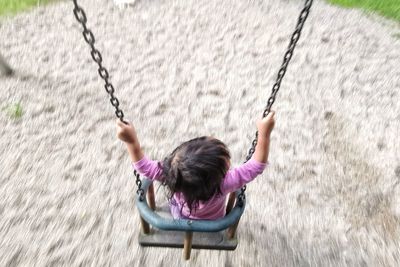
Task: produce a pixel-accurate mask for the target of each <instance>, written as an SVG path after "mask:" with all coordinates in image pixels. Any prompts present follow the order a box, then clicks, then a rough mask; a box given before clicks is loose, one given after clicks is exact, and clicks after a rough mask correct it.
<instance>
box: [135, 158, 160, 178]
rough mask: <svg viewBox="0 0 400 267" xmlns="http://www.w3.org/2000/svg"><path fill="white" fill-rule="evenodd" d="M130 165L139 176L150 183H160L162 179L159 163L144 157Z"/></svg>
mask: <svg viewBox="0 0 400 267" xmlns="http://www.w3.org/2000/svg"><path fill="white" fill-rule="evenodd" d="M132 165H133V168H135V169H136V170H137V171H138V172H139V173H140V174H141V175H143V176H145V177H147V178H149V179H150V180H152V181H154V180H157V181H161V180H163V178H164V177H163V170H162V164H161V162H159V161H155V160H149V159H148V158H147V157H146V156H144V157H143V158H142V159H141V160H139V161H137V162H133V163H132Z"/></svg>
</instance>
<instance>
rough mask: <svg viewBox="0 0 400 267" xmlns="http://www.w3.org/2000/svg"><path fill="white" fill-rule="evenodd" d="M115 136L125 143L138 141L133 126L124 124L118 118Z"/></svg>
mask: <svg viewBox="0 0 400 267" xmlns="http://www.w3.org/2000/svg"><path fill="white" fill-rule="evenodd" d="M117 136H118V138H119V139H120V140H122V141H124V142H125V143H127V144H135V143H138V138H137V134H136V131H135V128H133V126H132V125H131V124H130V123H127V124H125V123H123V122H122V121H120V120H119V119H118V120H117Z"/></svg>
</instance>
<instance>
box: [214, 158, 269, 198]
mask: <svg viewBox="0 0 400 267" xmlns="http://www.w3.org/2000/svg"><path fill="white" fill-rule="evenodd" d="M266 166H267V163H261V162H258V161H257V160H255V159H250V160H249V161H248V162H246V163H244V164H242V165H241V166H239V167H236V168H233V169H231V170H229V171H228V173H227V175H226V176H225V179H224V181H223V182H222V186H221V191H222V193H223V194H226V193H229V192H234V191H236V190H238V189H239V188H241V187H242V186H244V185H245V184H247V183H249V182H251V181H253V180H254V178H256V177H257V175H259V174H261V173H262V172H263V171H264V169H265V167H266Z"/></svg>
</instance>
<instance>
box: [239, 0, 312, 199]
mask: <svg viewBox="0 0 400 267" xmlns="http://www.w3.org/2000/svg"><path fill="white" fill-rule="evenodd" d="M312 2H313V0H306V1H305V2H304V7H303V9H302V10H301V12H300V15H299V19H298V20H297V25H296V29H295V31H294V32H293V34H292V37H291V38H290V43H289V46H288V48H287V50H286V53H285V55H284V57H283V62H282V65H281V67H280V68H279V71H278V75H277V77H276V81H275V84H274V86H273V87H272V92H271V95H270V97H269V98H268V101H267V105H266V107H265V109H264V112H263V118H264V117H266V116H267V115H268V114H269V113H270V112H271V107H272V105H273V104H274V102H275V98H276V95H277V93H278V91H279V89H280V86H281V82H282V79H283V77H284V76H285V74H286V69H287V67H288V65H289V62H290V60H291V59H292V56H293V51H294V49H295V47H296V44H297V41H298V40H299V39H300V35H301V30H302V29H303V26H304V22H305V21H306V19H307V17H308V14H309V13H310V8H311V5H312ZM257 139H258V131H257V132H256V135H255V138H254V140H253V142H252V143H251V147H250V149H249V151H248V154H247V156H246V161H245V162H247V161H249V160H250V159H251V157H252V156H253V154H254V152H255V151H256V146H257ZM245 191H246V186H243V187H242V189H241V191H240V193H239V195H238V199H239V205H240V206H242V205H243V201H244V200H245V199H246V195H245Z"/></svg>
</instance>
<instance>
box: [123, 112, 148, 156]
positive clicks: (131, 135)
mask: <svg viewBox="0 0 400 267" xmlns="http://www.w3.org/2000/svg"><path fill="white" fill-rule="evenodd" d="M117 136H118V138H119V139H121V140H122V141H124V142H125V144H126V148H127V149H128V153H129V156H130V158H131V160H132V162H138V161H139V160H141V159H142V158H143V156H144V155H143V151H142V149H141V147H140V143H139V140H138V138H137V134H136V131H135V128H133V126H132V125H131V124H130V123H128V124H125V123H123V122H121V121H120V120H117Z"/></svg>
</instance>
